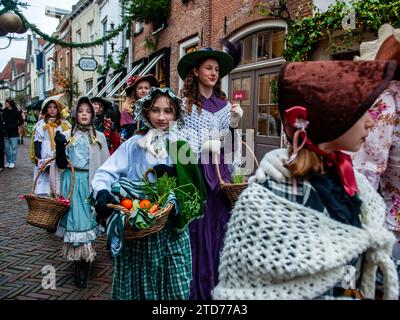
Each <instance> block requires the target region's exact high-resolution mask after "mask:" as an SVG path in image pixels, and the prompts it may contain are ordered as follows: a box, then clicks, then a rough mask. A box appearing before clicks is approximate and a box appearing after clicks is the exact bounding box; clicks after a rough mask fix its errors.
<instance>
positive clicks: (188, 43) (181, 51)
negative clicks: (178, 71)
mask: <svg viewBox="0 0 400 320" xmlns="http://www.w3.org/2000/svg"><path fill="white" fill-rule="evenodd" d="M196 44H200V37H199V36H196V37H193V38H190V39H188V40H186V41H184V42H182V43H181V44H180V45H179V59H181V58H182V57H183V56H184V55H185V54H186V49H187V48H190V47H192V46H194V45H196ZM178 77H179V76H178ZM182 88H183V80H182V79H181V78H180V77H179V90H178V92H179V91H181V89H182Z"/></svg>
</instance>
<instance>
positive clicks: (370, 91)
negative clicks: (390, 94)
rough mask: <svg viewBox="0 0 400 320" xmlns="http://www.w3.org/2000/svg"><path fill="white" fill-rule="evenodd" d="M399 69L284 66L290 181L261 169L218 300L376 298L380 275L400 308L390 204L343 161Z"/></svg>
mask: <svg viewBox="0 0 400 320" xmlns="http://www.w3.org/2000/svg"><path fill="white" fill-rule="evenodd" d="M395 69H396V62H395V61H389V62H385V61H373V62H369V61H367V62H366V61H363V62H351V61H315V62H296V63H288V64H286V65H284V66H283V67H282V69H281V72H280V76H279V80H278V85H279V97H278V98H279V111H280V115H281V119H283V124H284V127H285V133H286V135H287V137H288V139H289V141H290V143H291V146H290V148H289V159H288V161H287V163H286V168H287V170H288V171H289V173H290V176H291V178H286V179H283V181H282V182H277V181H274V180H273V179H272V178H271V177H270V176H268V174H266V175H263V174H260V171H261V170H263V167H261V168H260V169H258V170H259V172H258V173H257V174H256V175H255V176H254V177H252V179H251V180H250V184H249V187H248V188H247V189H246V190H245V191H244V192H243V193H242V194H241V195H240V197H239V200H238V202H237V203H236V205H235V208H234V209H233V211H232V216H231V219H230V222H229V225H228V231H227V234H226V238H225V243H224V248H223V252H222V256H221V263H220V282H219V283H218V285H217V286H216V288H215V290H214V292H213V298H215V299H322V298H327V297H337V298H339V297H341V298H345V297H346V298H351V297H357V298H360V297H361V298H362V297H365V298H370V299H371V298H374V297H375V289H376V288H375V280H376V271H377V268H379V269H380V270H381V271H382V273H383V276H384V279H385V281H384V298H385V299H397V296H398V290H399V287H398V276H397V272H396V268H395V265H394V263H393V261H392V260H391V248H392V245H393V242H394V236H393V234H392V233H391V232H389V231H388V230H387V229H385V227H384V220H385V204H384V202H383V199H382V198H381V197H380V196H379V195H378V194H377V192H376V191H375V190H374V188H373V187H372V186H371V185H370V184H369V183H368V181H367V179H366V178H365V177H364V176H363V175H361V174H359V173H358V172H357V171H354V169H353V167H352V163H351V157H350V156H349V155H348V154H345V153H343V152H342V151H350V152H355V151H357V150H358V149H359V148H360V147H361V145H362V143H363V142H364V140H365V137H366V136H367V135H368V130H369V129H370V128H371V127H372V126H373V120H372V118H371V117H370V115H369V113H368V109H369V108H370V107H371V106H372V105H373V104H374V102H375V100H376V99H377V98H378V96H379V95H380V94H381V93H382V91H383V90H384V89H385V88H387V86H388V85H389V82H390V80H391V79H392V78H393V75H394V72H395ZM355 93H357V94H355ZM264 173H265V172H264ZM346 272H347V275H348V276H350V278H348V277H346ZM352 274H354V277H352V276H351V275H352Z"/></svg>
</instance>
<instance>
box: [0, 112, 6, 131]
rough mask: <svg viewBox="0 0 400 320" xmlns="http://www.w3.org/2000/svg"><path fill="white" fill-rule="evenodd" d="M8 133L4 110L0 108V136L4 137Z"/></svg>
mask: <svg viewBox="0 0 400 320" xmlns="http://www.w3.org/2000/svg"><path fill="white" fill-rule="evenodd" d="M5 133H6V124H5V122H4V117H3V110H2V109H0V136H1V137H4V135H5Z"/></svg>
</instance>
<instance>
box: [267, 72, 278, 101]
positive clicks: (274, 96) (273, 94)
mask: <svg viewBox="0 0 400 320" xmlns="http://www.w3.org/2000/svg"><path fill="white" fill-rule="evenodd" d="M269 103H270V104H278V74H273V75H271V77H270V81H269Z"/></svg>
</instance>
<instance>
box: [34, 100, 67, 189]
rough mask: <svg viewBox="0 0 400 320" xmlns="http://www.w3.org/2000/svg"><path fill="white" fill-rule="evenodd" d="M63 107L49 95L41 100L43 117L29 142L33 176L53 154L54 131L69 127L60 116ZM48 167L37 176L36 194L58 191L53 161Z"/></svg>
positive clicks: (57, 173)
mask: <svg viewBox="0 0 400 320" xmlns="http://www.w3.org/2000/svg"><path fill="white" fill-rule="evenodd" d="M63 108H64V106H63V105H62V104H61V102H59V101H58V100H57V99H53V98H51V97H50V98H48V99H46V100H44V101H43V104H42V110H41V115H42V116H43V119H41V120H39V122H38V123H37V124H36V125H35V127H34V130H33V131H34V134H33V137H32V142H31V160H32V162H34V163H35V168H34V172H33V173H34V178H35V177H36V175H37V173H38V171H39V169H40V168H41V167H42V166H43V165H45V163H46V161H47V160H49V159H51V158H53V157H54V156H55V151H56V144H55V142H54V137H55V135H56V132H61V133H63V132H65V131H67V130H69V129H70V128H71V125H70V124H69V122H68V121H66V120H64V119H62V117H61V112H62V110H63ZM48 168H49V169H46V170H45V171H44V172H43V173H42V174H41V175H40V176H39V179H38V181H37V184H36V190H35V193H36V194H41V195H50V194H54V195H56V194H58V193H59V179H58V177H59V172H58V170H57V167H56V165H55V163H54V161H53V162H51V163H49V165H48Z"/></svg>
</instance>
